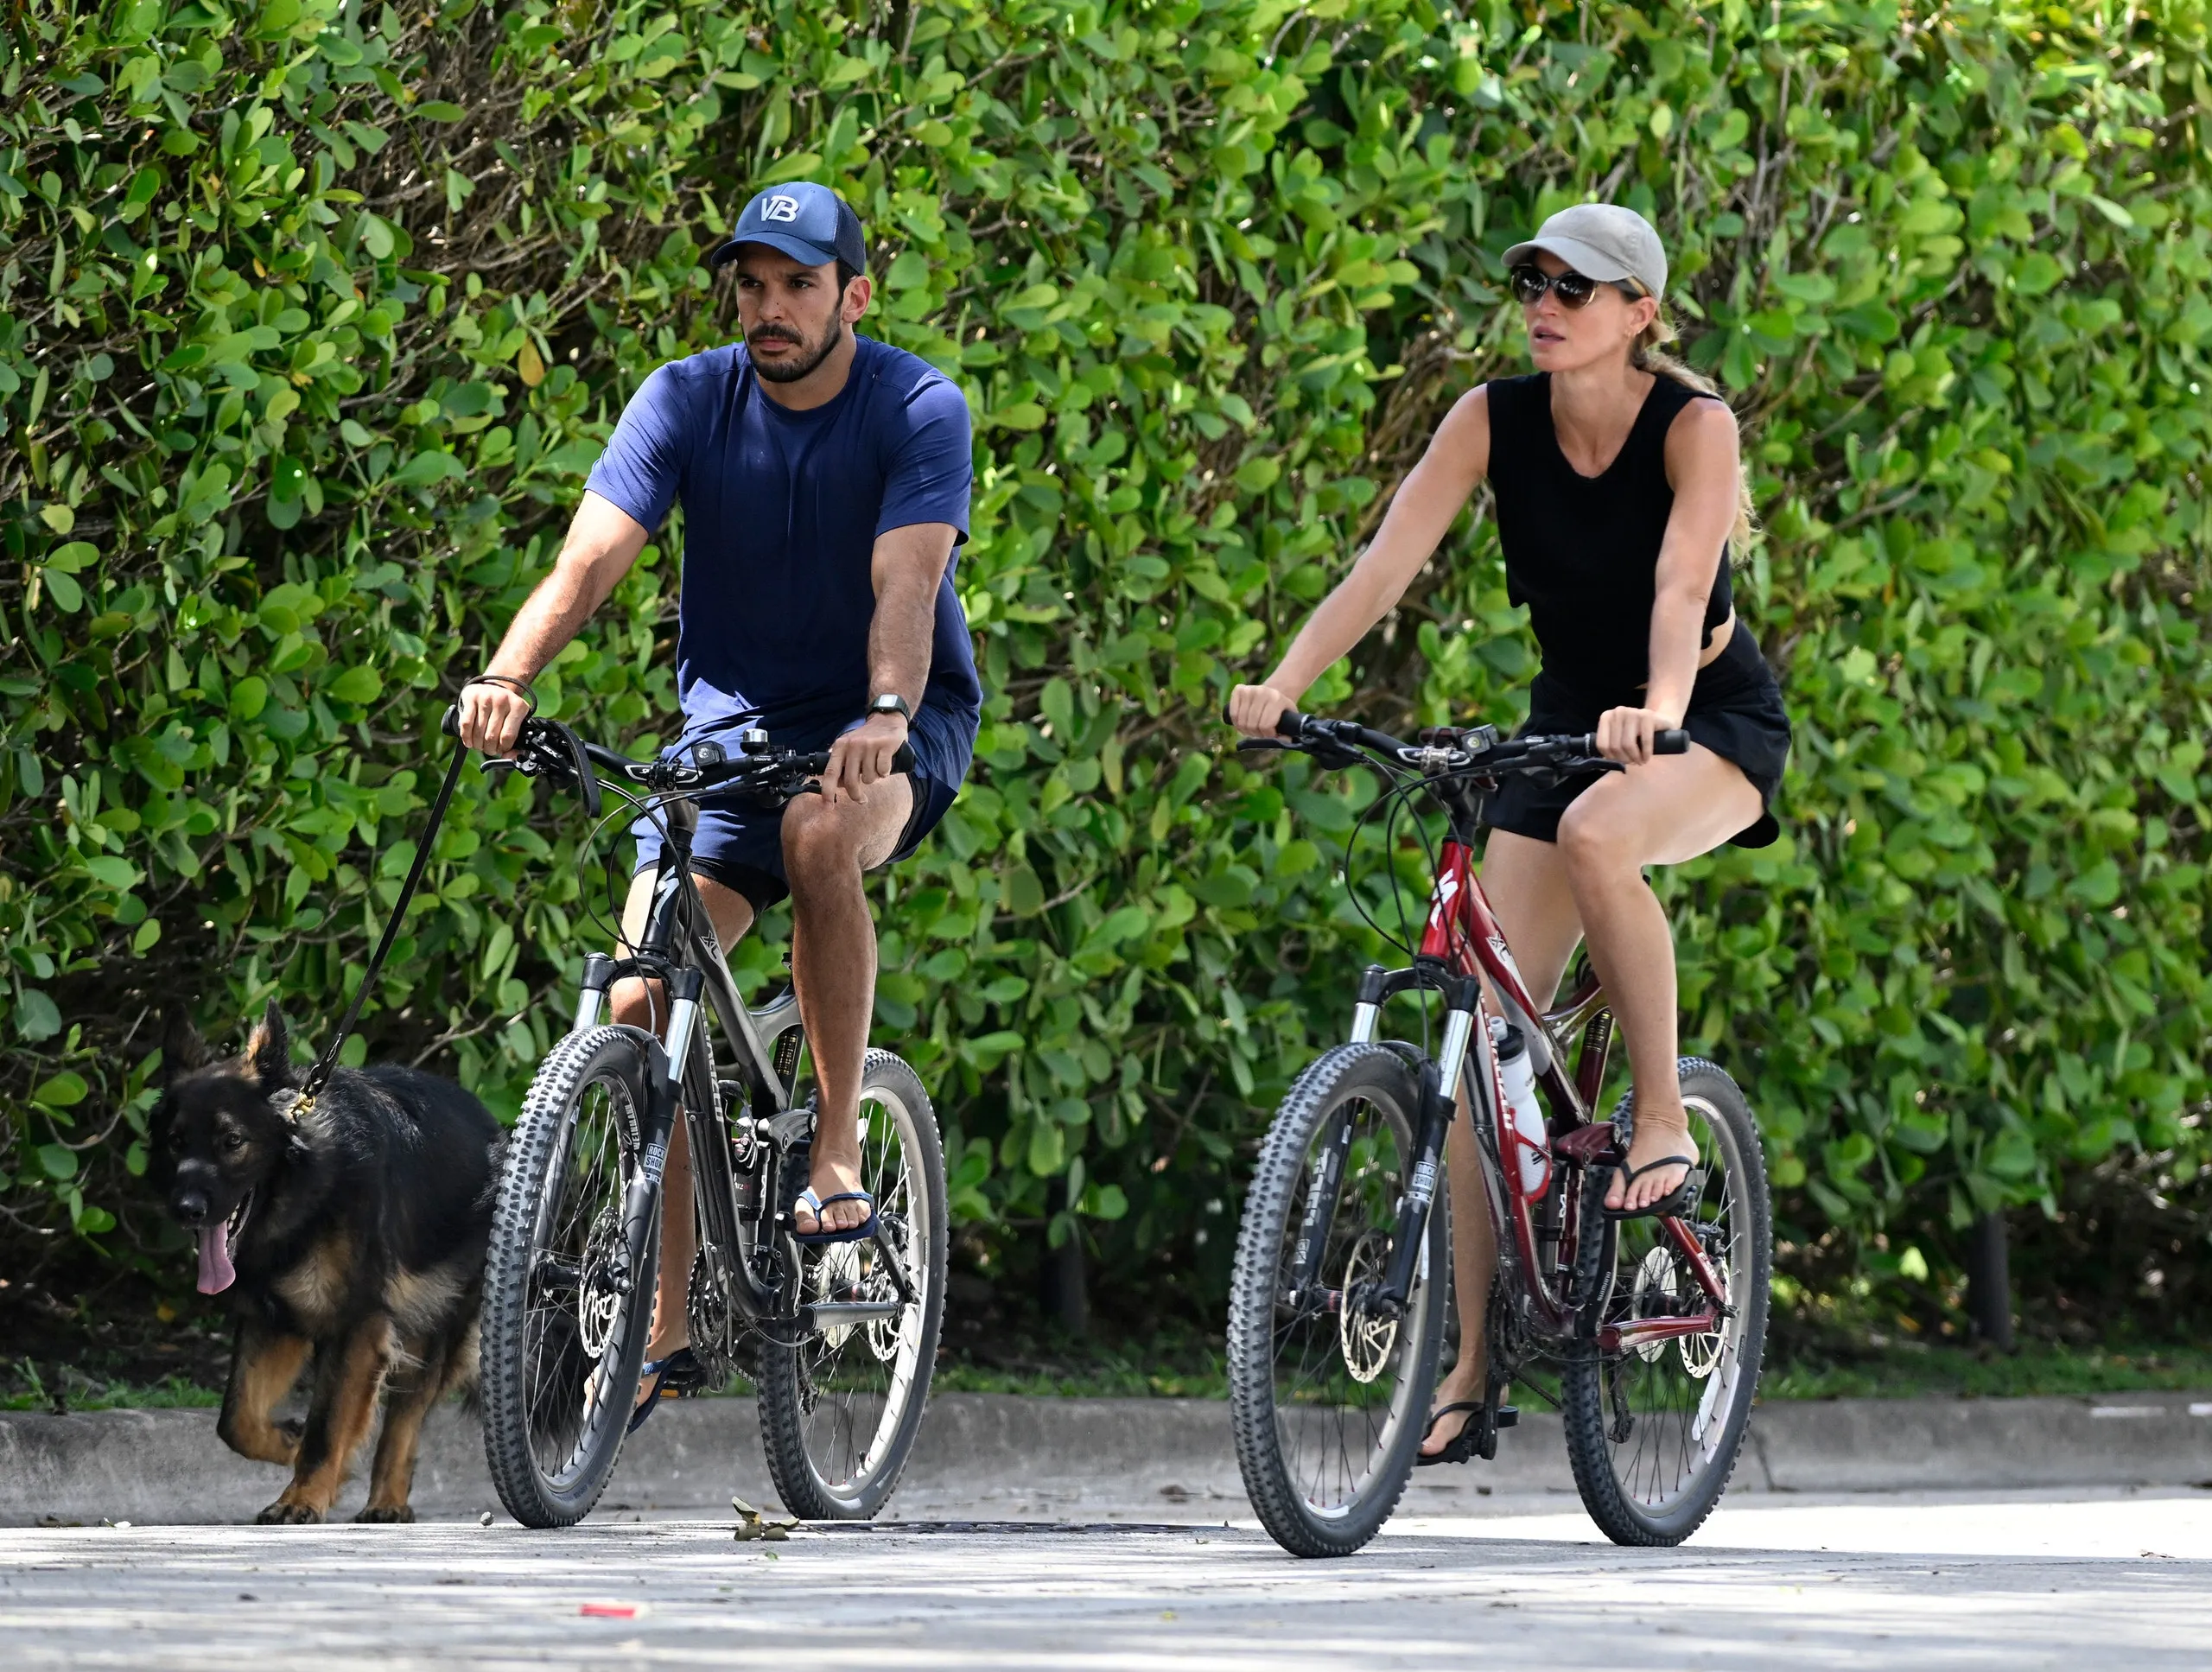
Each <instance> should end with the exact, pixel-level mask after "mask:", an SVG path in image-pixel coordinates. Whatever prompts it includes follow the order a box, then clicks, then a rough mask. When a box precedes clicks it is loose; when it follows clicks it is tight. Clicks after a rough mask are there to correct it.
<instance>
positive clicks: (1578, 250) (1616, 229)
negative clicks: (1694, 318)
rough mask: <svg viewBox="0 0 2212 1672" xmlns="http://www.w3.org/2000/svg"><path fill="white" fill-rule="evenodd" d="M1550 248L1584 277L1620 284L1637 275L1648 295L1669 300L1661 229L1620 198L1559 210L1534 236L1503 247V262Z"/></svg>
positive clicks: (1513, 263) (1527, 257) (1519, 261)
mask: <svg viewBox="0 0 2212 1672" xmlns="http://www.w3.org/2000/svg"><path fill="white" fill-rule="evenodd" d="M1539 250H1548V251H1551V252H1552V254H1554V255H1555V256H1557V257H1559V258H1560V260H1561V261H1563V262H1565V263H1566V264H1567V265H1568V266H1569V267H1572V268H1573V270H1575V271H1576V272H1578V273H1580V274H1581V275H1582V276H1583V277H1586V278H1593V279H1601V280H1603V281H1605V283H1618V282H1619V281H1621V280H1622V279H1634V280H1635V281H1636V282H1637V283H1638V284H1640V285H1642V286H1643V289H1644V290H1645V292H1646V293H1647V294H1648V295H1650V296H1657V297H1659V298H1660V299H1661V300H1662V301H1663V300H1665V298H1666V295H1667V252H1666V251H1665V250H1664V249H1662V247H1661V245H1660V243H1659V232H1658V229H1657V228H1656V227H1655V226H1652V224H1651V223H1650V222H1649V221H1648V220H1646V219H1644V218H1643V216H1642V215H1640V214H1638V213H1637V212H1636V211H1635V210H1633V209H1624V208H1623V207H1621V206H1620V205H1618V203H1578V204H1576V205H1575V206H1574V207H1573V208H1571V209H1561V210H1560V212H1559V213H1557V214H1555V215H1554V216H1552V217H1551V218H1550V219H1548V220H1546V221H1545V222H1544V224H1543V225H1542V226H1539V227H1538V228H1537V229H1536V236H1535V237H1534V238H1530V239H1529V241H1528V242H1527V243H1525V244H1516V245H1514V246H1513V247H1512V248H1511V249H1510V250H1508V251H1506V252H1505V264H1506V265H1507V266H1508V267H1518V266H1519V265H1520V264H1522V262H1524V261H1534V260H1535V258H1536V251H1539Z"/></svg>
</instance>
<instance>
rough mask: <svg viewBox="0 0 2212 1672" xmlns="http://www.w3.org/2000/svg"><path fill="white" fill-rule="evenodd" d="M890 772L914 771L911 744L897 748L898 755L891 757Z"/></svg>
mask: <svg viewBox="0 0 2212 1672" xmlns="http://www.w3.org/2000/svg"><path fill="white" fill-rule="evenodd" d="M891 770H892V771H893V772H912V771H913V770H914V746H913V745H912V744H911V743H901V744H900V745H899V753H896V754H894V755H893V756H892V757H891Z"/></svg>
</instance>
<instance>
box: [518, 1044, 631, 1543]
mask: <svg viewBox="0 0 2212 1672" xmlns="http://www.w3.org/2000/svg"><path fill="white" fill-rule="evenodd" d="M615 1047H619V1048H620V1049H622V1050H626V1051H629V1052H632V1053H635V1052H637V1046H636V1044H635V1042H634V1041H633V1040H632V1039H630V1038H629V1036H628V1035H627V1034H626V1033H624V1032H623V1031H622V1030H621V1029H620V1028H619V1027H611V1026H601V1027H594V1028H593V1029H591V1030H590V1031H589V1032H588V1033H572V1034H570V1035H569V1036H568V1037H566V1038H564V1039H562V1040H561V1041H560V1042H559V1043H557V1044H556V1045H555V1046H554V1047H553V1049H552V1050H551V1051H550V1052H547V1053H546V1055H545V1059H544V1060H543V1062H542V1063H541V1064H539V1065H538V1069H537V1073H536V1074H535V1075H534V1076H532V1077H531V1083H530V1090H529V1092H528V1094H527V1095H526V1096H525V1097H524V1099H523V1106H522V1114H521V1116H520V1118H518V1120H517V1121H516V1122H515V1129H514V1133H513V1135H512V1137H511V1138H510V1139H509V1141H508V1144H507V1152H506V1165H505V1170H504V1171H503V1172H502V1173H501V1175H500V1179H499V1196H498V1198H497V1201H496V1203H495V1205H494V1206H493V1214H492V1237H491V1243H490V1246H489V1249H488V1250H487V1252H486V1260H485V1273H484V1312H483V1322H482V1326H481V1330H480V1346H481V1359H482V1370H481V1387H482V1398H483V1411H484V1455H485V1461H486V1464H487V1465H489V1466H490V1469H491V1473H492V1484H493V1486H494V1487H495V1488H496V1489H497V1490H498V1491H499V1502H500V1503H501V1504H504V1505H505V1507H506V1510H507V1513H508V1514H509V1515H511V1516H513V1517H514V1518H515V1519H516V1520H517V1521H518V1522H520V1523H522V1524H523V1525H524V1526H525V1527H567V1526H572V1525H574V1524H575V1523H577V1522H579V1521H582V1519H583V1518H584V1517H585V1516H588V1515H589V1514H590V1513H591V1511H592V1510H593V1508H594V1506H595V1505H596V1504H598V1502H599V1500H600V1497H601V1494H602V1493H604V1492H605V1491H606V1490H607V1482H608V1481H610V1480H611V1479H613V1475H614V1465H615V1463H616V1461H617V1460H618V1459H619V1458H620V1455H621V1451H622V1440H623V1439H624V1437H625V1436H624V1432H623V1431H624V1426H625V1425H623V1424H621V1423H614V1424H612V1425H610V1427H611V1429H612V1433H613V1439H612V1440H611V1441H602V1442H601V1446H602V1449H603V1451H604V1453H605V1455H604V1457H603V1458H601V1459H597V1460H596V1466H595V1467H594V1469H593V1470H592V1471H591V1472H590V1474H589V1475H588V1476H587V1477H586V1478H585V1479H584V1480H582V1482H580V1483H579V1489H578V1490H577V1491H574V1492H571V1493H569V1494H567V1495H565V1496H556V1495H555V1494H553V1493H552V1492H550V1491H549V1490H548V1489H547V1487H546V1484H545V1482H544V1480H543V1478H542V1477H541V1476H540V1475H539V1473H538V1471H537V1459H536V1458H535V1457H534V1456H532V1454H531V1440H530V1410H529V1404H530V1400H529V1390H528V1389H527V1388H525V1387H524V1384H523V1382H524V1374H525V1369H526V1367H525V1365H524V1362H523V1357H524V1353H523V1350H524V1326H525V1323H526V1321H527V1313H528V1309H529V1302H530V1272H531V1266H532V1264H533V1262H534V1259H535V1256H536V1252H537V1250H536V1248H535V1237H536V1231H537V1203H538V1198H539V1195H540V1192H541V1191H542V1189H543V1175H544V1172H545V1168H546V1167H547V1166H548V1165H549V1163H550V1160H551V1157H552V1155H553V1154H554V1153H555V1151H556V1149H557V1148H558V1147H559V1144H560V1142H561V1139H562V1135H563V1129H564V1128H565V1127H566V1126H567V1125H568V1124H569V1122H570V1121H571V1120H572V1119H573V1118H574V1115H573V1111H574V1108H575V1099H576V1096H577V1093H578V1092H579V1090H581V1089H582V1086H583V1084H585V1082H586V1080H587V1079H588V1077H589V1075H590V1074H591V1072H592V1071H593V1070H594V1069H595V1068H596V1067H597V1066H598V1065H599V1062H600V1059H601V1053H602V1052H605V1051H607V1050H608V1049H610V1048H615ZM644 1080H645V1065H644V1062H643V1060H642V1057H641V1056H640V1058H639V1061H638V1063H637V1065H636V1072H635V1074H634V1075H633V1084H635V1085H637V1086H640V1087H641V1086H642V1085H643V1084H644ZM655 1223H656V1224H658V1213H656V1215H655ZM658 1242H659V1238H658V1234H657V1233H656V1235H655V1236H654V1237H653V1239H652V1248H653V1249H654V1252H655V1254H656V1255H657V1254H658ZM646 1263H647V1267H648V1269H647V1270H646V1272H645V1274H643V1275H642V1276H639V1275H637V1274H632V1281H636V1282H639V1283H640V1284H641V1285H642V1287H640V1288H639V1290H638V1293H639V1294H646V1295H650V1294H651V1293H652V1270H651V1267H652V1263H653V1262H652V1261H650V1260H649V1261H648V1262H646ZM640 1315H642V1316H644V1317H645V1319H646V1320H647V1325H648V1327H650V1321H651V1318H652V1308H651V1306H650V1305H648V1306H645V1307H643V1308H640V1307H639V1306H637V1305H636V1304H635V1303H634V1301H633V1303H632V1306H631V1307H630V1310H629V1313H628V1314H627V1316H626V1319H625V1329H626V1332H627V1334H628V1337H629V1339H628V1340H626V1342H625V1344H624V1352H623V1357H624V1359H625V1360H628V1359H631V1358H632V1357H635V1358H637V1359H639V1361H640V1362H642V1356H643V1353H644V1351H645V1332H644V1331H643V1330H640V1329H639V1328H638V1327H637V1322H636V1320H637V1319H638V1318H639V1316H640ZM636 1369H637V1366H636V1365H635V1364H632V1365H631V1367H630V1370H631V1379H632V1381H634V1380H635V1373H636ZM618 1370H619V1366H618Z"/></svg>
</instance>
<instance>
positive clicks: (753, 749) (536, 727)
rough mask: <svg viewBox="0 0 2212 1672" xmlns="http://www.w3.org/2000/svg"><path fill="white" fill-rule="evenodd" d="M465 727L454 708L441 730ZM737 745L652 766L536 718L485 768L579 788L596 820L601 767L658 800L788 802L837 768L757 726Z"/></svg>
mask: <svg viewBox="0 0 2212 1672" xmlns="http://www.w3.org/2000/svg"><path fill="white" fill-rule="evenodd" d="M460 722H461V715H460V711H459V710H458V709H447V710H446V714H445V718H444V721H443V722H442V729H443V730H444V731H445V732H446V734H448V736H453V737H458V736H459V735H460V731H461V724H460ZM737 744H738V747H737V753H735V754H734V755H733V754H732V753H729V751H728V750H727V749H725V748H724V747H723V746H722V745H721V743H720V742H718V741H715V740H714V739H712V738H703V739H702V740H701V741H698V742H696V743H695V744H693V745H692V746H691V759H690V761H689V762H688V763H687V762H686V761H684V760H681V759H679V758H677V757H674V756H671V755H665V754H663V755H656V756H655V757H654V758H653V759H652V760H631V759H630V758H629V757H628V756H627V755H625V754H621V753H618V752H617V751H615V750H613V749H610V748H608V747H606V746H605V745H604V744H601V743H593V742H588V741H585V740H584V739H582V738H581V737H578V736H577V735H576V734H575V733H574V732H573V731H571V730H569V728H568V727H566V726H564V725H563V724H562V723H561V722H559V721H557V720H541V719H538V718H537V717H536V716H535V715H533V716H531V718H530V719H528V720H525V721H524V722H522V730H521V733H520V734H518V736H517V737H516V739H515V749H514V754H513V756H512V758H511V759H509V760H499V761H486V763H485V766H486V770H489V769H491V768H492V767H493V766H504V767H511V768H512V770H514V771H516V772H521V773H522V774H523V775H524V776H525V777H529V778H539V777H543V778H544V779H547V780H548V781H549V782H551V783H555V784H559V785H563V787H570V788H575V789H577V790H579V791H582V795H583V797H584V802H585V810H586V811H588V812H589V813H591V814H592V815H593V816H594V817H596V816H597V814H598V812H599V805H600V801H599V784H598V780H597V779H596V778H595V777H594V773H593V772H592V768H593V767H594V766H599V767H601V768H603V769H604V770H605V771H606V772H607V773H608V774H609V775H610V776H612V777H614V778H619V779H624V780H626V781H627V782H629V783H632V784H636V785H642V786H643V787H644V788H645V789H646V790H648V791H652V792H653V793H655V794H658V795H685V796H697V795H702V794H707V793H711V792H713V791H717V790H728V791H734V792H739V793H746V792H749V793H751V794H753V795H757V796H761V797H763V798H782V799H784V800H786V801H788V800H790V799H791V798H792V797H793V796H798V795H804V794H805V793H807V792H808V791H810V790H812V789H814V788H816V787H817V785H816V784H815V783H814V780H815V779H818V778H820V777H821V775H822V774H823V772H827V771H828V770H829V751H828V750H827V749H817V750H814V751H812V752H810V753H801V752H799V751H798V750H796V749H779V748H776V747H773V746H772V744H770V742H769V741H768V734H767V733H766V732H765V731H761V730H760V729H759V728H751V729H747V730H746V731H743V732H741V733H739V734H738V739H737ZM913 769H914V751H913V747H912V745H911V744H907V743H901V744H900V745H899V750H898V753H896V754H894V755H893V757H892V762H891V770H892V771H893V772H912V771H913Z"/></svg>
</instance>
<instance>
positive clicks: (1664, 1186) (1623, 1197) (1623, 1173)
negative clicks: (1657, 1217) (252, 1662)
mask: <svg viewBox="0 0 2212 1672" xmlns="http://www.w3.org/2000/svg"><path fill="white" fill-rule="evenodd" d="M1634 1131H1635V1136H1634V1138H1633V1139H1631V1140H1630V1143H1629V1147H1628V1159H1627V1164H1626V1165H1625V1166H1623V1167H1616V1168H1614V1170H1613V1181H1612V1183H1611V1185H1610V1186H1607V1187H1606V1191H1605V1205H1606V1206H1607V1207H1608V1208H1610V1209H1612V1210H1613V1211H1616V1212H1618V1211H1623V1210H1626V1211H1630V1212H1633V1211H1636V1210H1637V1209H1639V1208H1647V1207H1649V1206H1650V1205H1651V1204H1652V1203H1654V1202H1656V1201H1659V1200H1661V1199H1662V1198H1664V1197H1666V1196H1669V1195H1670V1194H1671V1193H1673V1192H1674V1191H1675V1190H1676V1189H1677V1188H1679V1187H1680V1186H1681V1183H1682V1181H1683V1180H1684V1179H1687V1178H1688V1177H1689V1176H1690V1165H1692V1164H1694V1162H1695V1160H1696V1159H1697V1146H1696V1145H1695V1144H1694V1143H1693V1142H1691V1141H1690V1122H1689V1116H1688V1114H1687V1113H1686V1112H1685V1111H1684V1110H1683V1109H1682V1106H1681V1104H1680V1103H1676V1104H1675V1106H1674V1108H1673V1109H1669V1110H1667V1111H1665V1112H1663V1113H1662V1112H1659V1111H1656V1110H1655V1111H1653V1112H1651V1113H1649V1114H1647V1113H1646V1112H1644V1111H1643V1110H1642V1109H1638V1110H1637V1114H1636V1122H1635V1126H1634ZM1670 1155H1682V1156H1688V1158H1689V1162H1688V1163H1685V1164H1683V1165H1681V1166H1676V1167H1652V1166H1651V1164H1652V1163H1653V1162H1654V1161H1659V1160H1664V1159H1666V1158H1667V1157H1668V1156H1670ZM1638 1167H1650V1168H1651V1170H1650V1171H1649V1173H1643V1174H1641V1175H1640V1176H1639V1177H1637V1179H1635V1181H1634V1182H1633V1183H1628V1184H1624V1183H1623V1180H1624V1179H1627V1178H1628V1176H1629V1175H1630V1173H1635V1172H1636V1171H1637V1168H1638Z"/></svg>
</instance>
